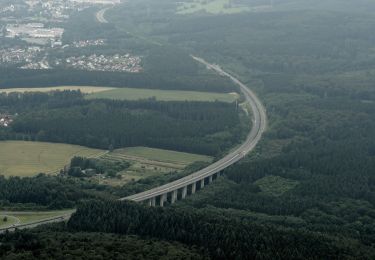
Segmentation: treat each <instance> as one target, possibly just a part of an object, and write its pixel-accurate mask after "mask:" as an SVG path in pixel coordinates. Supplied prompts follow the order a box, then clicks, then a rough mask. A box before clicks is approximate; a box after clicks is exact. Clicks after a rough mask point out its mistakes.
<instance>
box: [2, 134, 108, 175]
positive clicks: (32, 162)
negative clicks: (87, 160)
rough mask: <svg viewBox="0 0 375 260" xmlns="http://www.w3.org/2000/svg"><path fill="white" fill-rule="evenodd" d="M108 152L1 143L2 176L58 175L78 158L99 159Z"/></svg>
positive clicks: (40, 143) (41, 144) (34, 143)
mask: <svg viewBox="0 0 375 260" xmlns="http://www.w3.org/2000/svg"><path fill="white" fill-rule="evenodd" d="M104 153H105V151H103V150H98V149H91V148H87V147H82V146H78V145H69V144H59V143H44V142H25V141H2V142H0V175H4V176H5V177H9V176H20V177H26V176H34V175H37V174H39V173H46V174H56V173H58V171H59V170H60V169H62V168H64V166H65V165H67V164H68V163H69V162H70V159H71V158H73V157H74V156H83V157H97V156H100V155H102V154H104Z"/></svg>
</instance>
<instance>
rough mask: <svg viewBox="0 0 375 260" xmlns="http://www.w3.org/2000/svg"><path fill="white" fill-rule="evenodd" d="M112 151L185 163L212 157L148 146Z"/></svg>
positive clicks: (207, 159) (207, 160) (208, 159)
mask: <svg viewBox="0 0 375 260" xmlns="http://www.w3.org/2000/svg"><path fill="white" fill-rule="evenodd" d="M114 153H118V154H123V155H126V156H133V157H143V158H145V159H149V160H154V161H162V162H170V163H176V164H185V165H187V164H190V163H193V162H196V161H204V162H210V161H211V160H212V157H210V156H205V155H199V154H192V153H183V152H176V151H170V150H163V149H156V148H148V147H129V148H124V149H118V150H115V151H114Z"/></svg>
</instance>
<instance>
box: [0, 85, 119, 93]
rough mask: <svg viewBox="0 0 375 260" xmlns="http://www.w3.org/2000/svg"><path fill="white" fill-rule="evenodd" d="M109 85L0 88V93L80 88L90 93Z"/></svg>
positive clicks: (106, 88)
mask: <svg viewBox="0 0 375 260" xmlns="http://www.w3.org/2000/svg"><path fill="white" fill-rule="evenodd" d="M112 89H114V88H110V87H92V86H59V87H48V88H6V89H0V93H3V92H5V93H11V92H22V93H23V92H50V91H55V90H60V91H63V90H81V92H82V93H86V94H91V93H97V92H102V91H108V90H112Z"/></svg>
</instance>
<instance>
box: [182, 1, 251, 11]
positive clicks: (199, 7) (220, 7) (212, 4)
mask: <svg viewBox="0 0 375 260" xmlns="http://www.w3.org/2000/svg"><path fill="white" fill-rule="evenodd" d="M249 10H251V9H250V8H249V7H246V6H236V5H234V4H233V3H232V1H231V0H194V1H193V2H183V3H181V4H180V6H179V7H178V8H177V13H178V14H192V13H195V12H200V11H204V12H207V13H211V14H220V13H223V14H235V13H240V12H244V11H249Z"/></svg>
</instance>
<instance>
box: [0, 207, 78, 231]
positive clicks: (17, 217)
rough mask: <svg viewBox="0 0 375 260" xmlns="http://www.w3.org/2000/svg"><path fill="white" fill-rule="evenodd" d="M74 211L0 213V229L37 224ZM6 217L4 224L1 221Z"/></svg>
mask: <svg viewBox="0 0 375 260" xmlns="http://www.w3.org/2000/svg"><path fill="white" fill-rule="evenodd" d="M73 211H74V210H57V211H35V212H26V211H25V212H22V211H18V212H0V228H6V227H10V226H12V225H16V226H17V225H22V224H28V223H32V222H37V221H40V220H44V219H47V218H53V217H59V216H63V215H67V214H71V213H72V212H73ZM5 216H6V217H7V218H8V220H7V221H6V222H4V221H3V219H4V217H5Z"/></svg>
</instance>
